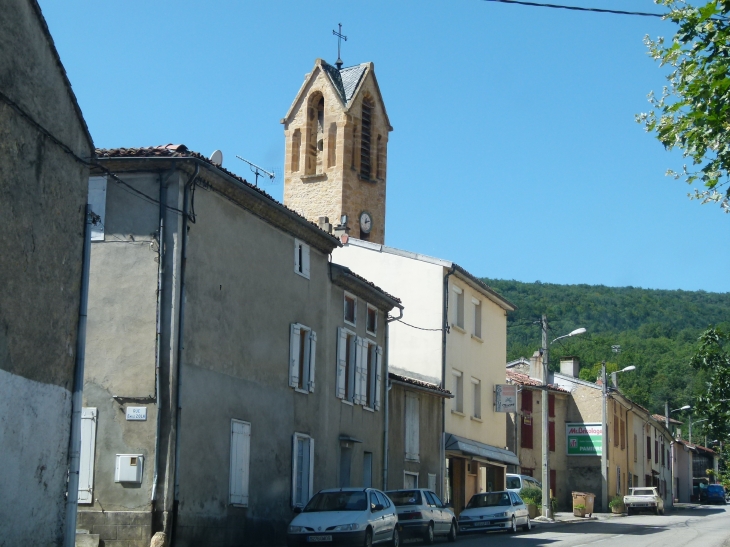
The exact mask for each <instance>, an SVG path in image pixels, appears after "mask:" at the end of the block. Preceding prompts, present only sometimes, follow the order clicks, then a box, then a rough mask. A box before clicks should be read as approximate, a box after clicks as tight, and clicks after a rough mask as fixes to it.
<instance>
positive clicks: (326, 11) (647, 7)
mask: <svg viewBox="0 0 730 547" xmlns="http://www.w3.org/2000/svg"><path fill="white" fill-rule="evenodd" d="M567 3H571V1H568V2H567ZM40 4H41V7H42V8H43V12H44V15H45V17H46V19H47V22H48V25H49V27H50V30H51V33H52V35H53V37H54V40H55V42H56V47H57V48H58V50H59V52H60V54H61V58H62V60H63V62H64V65H65V67H66V71H67V72H68V75H69V78H70V80H71V83H72V84H73V87H74V91H75V92H76V95H77V97H78V101H79V104H80V106H81V109H82V111H83V113H84V115H85V117H86V121H87V123H88V125H89V128H90V130H91V134H92V136H93V138H94V141H95V144H96V145H97V146H98V147H103V148H111V147H118V146H124V147H134V146H151V145H157V144H166V143H170V142H173V143H184V144H186V145H187V146H188V147H189V148H191V149H193V150H196V151H199V152H201V153H204V154H206V155H209V154H210V153H211V152H212V151H213V150H215V149H221V150H222V151H223V154H224V158H225V159H224V165H225V166H226V167H227V168H229V169H231V170H233V171H235V172H237V173H238V174H240V175H242V176H244V177H246V178H247V179H248V180H250V181H253V176H252V175H251V173H250V172H249V171H248V167H247V166H246V165H245V164H243V163H241V162H240V161H239V160H237V159H235V155H236V154H238V155H241V156H243V157H245V158H247V159H250V160H251V161H253V162H255V163H258V164H259V165H262V166H264V167H267V168H275V169H277V170H279V171H280V172H281V171H283V156H284V140H283V127H282V126H281V125H280V123H279V120H280V119H281V118H282V117H283V116H284V114H285V113H286V111H287V109H288V107H289V105H290V103H291V102H292V100H293V99H294V96H295V95H296V93H297V91H298V90H299V87H300V85H301V83H302V81H303V78H304V75H305V73H307V72H309V71H310V70H311V68H312V66H313V64H314V60H315V59H316V58H317V57H322V58H324V59H325V60H327V61H329V62H331V63H333V62H334V61H335V60H336V58H337V42H336V39H335V38H334V37H333V36H332V29H336V28H337V23H342V24H343V33H344V34H346V35H347V36H348V41H347V42H343V52H342V58H343V60H344V62H345V65H346V66H349V65H352V64H356V63H360V62H364V61H373V62H374V63H375V70H376V75H377V77H378V82H379V84H380V87H381V90H382V93H383V97H384V100H385V104H386V108H387V109H388V114H389V117H390V120H391V123H392V125H393V127H394V131H393V132H392V133H391V135H390V141H389V149H388V194H387V224H386V243H387V244H388V245H391V246H394V247H399V248H403V249H408V250H413V251H418V252H421V253H425V254H430V255H433V256H438V257H442V258H447V259H450V260H453V261H455V262H458V263H459V264H461V265H462V266H464V267H465V268H467V269H468V270H470V271H471V272H472V273H473V274H475V275H479V276H487V277H494V278H502V279H517V280H520V281H527V282H532V281H536V280H540V281H542V282H550V283H563V284H574V283H587V284H603V285H610V286H626V285H632V286H635V287H646V288H657V289H684V290H698V289H702V290H706V291H714V292H728V291H730V275H728V273H729V272H730V253H728V245H727V241H728V235H729V228H730V216H728V215H725V214H723V213H722V212H721V211H720V209H719V207H717V206H714V205H705V206H701V205H699V204H698V203H697V202H694V201H689V200H688V199H687V197H686V194H687V192H688V190H689V187H688V186H686V185H685V184H684V183H681V182H678V181H674V180H672V179H671V178H669V177H665V176H664V172H665V171H666V169H667V168H670V167H671V168H675V169H679V168H681V166H682V163H683V160H682V157H681V155H680V154H678V153H669V152H666V151H664V149H663V148H662V146H661V145H660V144H659V143H658V142H657V141H656V139H655V138H654V137H653V136H650V135H648V134H646V133H645V132H644V130H643V128H642V127H641V126H640V125H638V124H637V123H636V122H635V121H634V114H636V113H639V112H643V111H647V110H648V108H649V105H648V103H647V100H646V95H647V93H648V92H649V91H651V90H656V91H657V92H659V91H660V90H661V88H662V86H663V85H664V83H665V80H664V74H666V71H665V70H662V69H660V68H659V66H658V65H657V64H656V63H655V62H654V61H653V60H651V58H649V57H648V56H647V55H646V48H645V46H644V44H643V43H642V39H643V37H644V35H646V34H649V35H651V36H652V37H656V36H659V35H663V36H666V37H670V36H671V35H672V34H673V32H674V27H673V25H672V24H671V23H669V22H663V21H662V20H660V19H655V18H647V17H630V16H620V15H601V14H592V13H580V12H570V11H565V10H554V9H546V8H535V7H523V6H519V5H504V4H498V3H494V2H486V1H483V0H451V1H446V0H442V1H418V2H416V1H414V0H410V1H405V0H403V1H399V2H393V1H380V0H369V1H368V2H352V1H350V2H345V1H318V0H308V1H306V2H301V1H296V2H295V1H289V2H284V1H260V2H243V1H240V2H234V1H226V2H224V1H209V2H194V1H191V0H179V1H178V2H175V3H169V2H164V3H163V2H142V1H141V0H125V1H114V0H106V1H104V2H91V1H90V0H87V1H81V0H66V1H64V2H58V1H52V0H40ZM572 5H580V6H589V7H603V8H611V9H625V10H632V11H654V12H659V11H661V9H660V8H659V7H657V6H655V5H654V4H653V3H652V2H651V1H650V0H580V1H579V0H572ZM261 185H262V186H263V187H264V189H265V190H267V191H268V192H269V193H270V194H272V195H273V196H274V197H275V198H277V199H279V200H280V199H281V198H282V195H283V180H282V179H281V178H280V179H279V180H278V182H276V183H274V184H270V183H268V182H262V183H261Z"/></svg>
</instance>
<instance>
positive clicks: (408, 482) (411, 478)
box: [403, 471, 418, 488]
mask: <svg viewBox="0 0 730 547" xmlns="http://www.w3.org/2000/svg"><path fill="white" fill-rule="evenodd" d="M403 488H418V473H409V472H408V471H404V472H403Z"/></svg>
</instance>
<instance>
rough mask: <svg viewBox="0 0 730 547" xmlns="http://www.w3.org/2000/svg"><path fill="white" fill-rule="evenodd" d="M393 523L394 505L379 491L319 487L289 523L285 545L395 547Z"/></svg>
mask: <svg viewBox="0 0 730 547" xmlns="http://www.w3.org/2000/svg"><path fill="white" fill-rule="evenodd" d="M397 523H398V517H397V515H396V512H395V505H393V502H392V501H391V500H390V499H389V498H388V496H386V495H385V494H384V493H383V492H381V491H380V490H375V489H374V488H338V489H330V490H320V491H319V492H317V493H316V494H315V495H314V496H313V497H312V499H311V500H309V503H307V505H306V507H304V509H303V510H300V513H299V514H298V515H297V516H296V517H294V519H293V520H292V521H291V523H290V524H289V529H288V530H287V544H288V545H289V546H290V547H291V546H293V545H364V546H366V547H370V546H371V545H374V544H377V543H386V542H389V543H390V545H392V546H393V547H399V545H400V535H399V533H398V530H397V528H396V524H397Z"/></svg>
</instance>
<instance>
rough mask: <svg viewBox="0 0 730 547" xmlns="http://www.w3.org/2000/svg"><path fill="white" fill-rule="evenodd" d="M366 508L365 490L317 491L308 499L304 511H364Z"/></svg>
mask: <svg viewBox="0 0 730 547" xmlns="http://www.w3.org/2000/svg"><path fill="white" fill-rule="evenodd" d="M367 508H368V500H367V497H366V496H365V492H319V493H318V494H315V496H314V497H313V498H312V499H311V500H309V503H308V504H307V506H306V507H305V508H304V512H305V513H317V512H319V511H365V510H366V509H367Z"/></svg>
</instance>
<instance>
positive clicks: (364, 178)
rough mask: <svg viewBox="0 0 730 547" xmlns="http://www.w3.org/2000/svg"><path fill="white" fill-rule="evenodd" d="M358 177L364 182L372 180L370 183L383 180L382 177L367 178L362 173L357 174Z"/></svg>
mask: <svg viewBox="0 0 730 547" xmlns="http://www.w3.org/2000/svg"><path fill="white" fill-rule="evenodd" d="M357 178H358V179H360V180H361V181H363V182H370V183H373V184H374V183H377V182H382V180H381V179H370V178H367V177H363V176H362V175H361V174H360V173H358V174H357Z"/></svg>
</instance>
